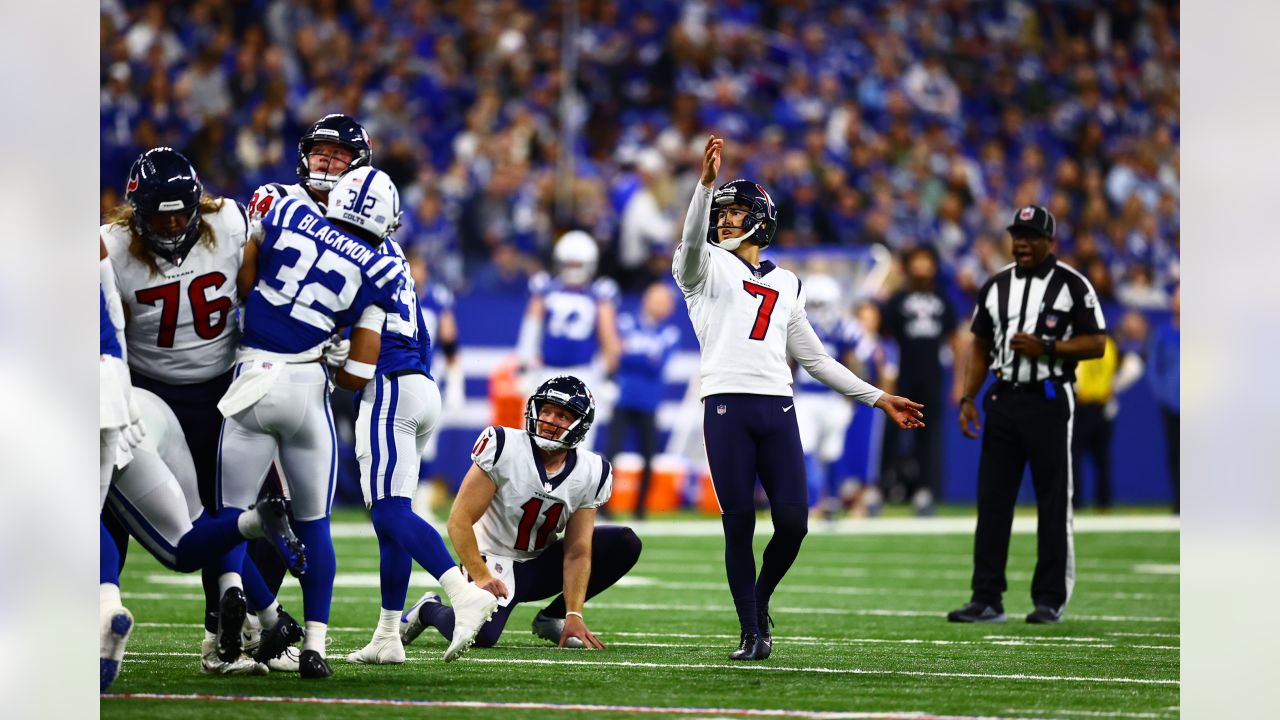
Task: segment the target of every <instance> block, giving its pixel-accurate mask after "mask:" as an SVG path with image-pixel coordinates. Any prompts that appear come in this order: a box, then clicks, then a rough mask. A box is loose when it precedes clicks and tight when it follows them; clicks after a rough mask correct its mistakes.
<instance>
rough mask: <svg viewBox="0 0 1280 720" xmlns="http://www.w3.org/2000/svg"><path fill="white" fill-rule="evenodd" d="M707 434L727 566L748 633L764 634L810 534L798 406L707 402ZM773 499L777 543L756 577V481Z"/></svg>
mask: <svg viewBox="0 0 1280 720" xmlns="http://www.w3.org/2000/svg"><path fill="white" fill-rule="evenodd" d="M702 402H703V416H702V433H703V437H704V439H705V441H706V445H707V461H708V463H709V464H710V466H711V483H712V485H713V486H714V487H715V491H716V499H717V500H718V501H719V503H720V513H721V518H720V519H721V522H722V523H723V525H724V538H725V543H724V564H725V572H726V575H727V576H728V580H729V592H730V593H731V594H732V595H733V604H734V607H735V608H736V609H737V611H738V622H739V624H740V625H741V626H742V630H743V632H758V631H759V630H762V629H763V628H760V627H759V619H758V618H759V616H758V613H760V612H766V611H767V608H768V606H769V599H770V598H771V597H772V596H773V591H774V589H775V588H777V586H778V583H779V582H780V581H781V580H782V576H783V575H785V574H786V573H787V570H788V569H790V568H791V563H792V562H794V561H795V559H796V555H798V554H799V553H800V543H801V541H803V540H804V536H805V533H806V532H808V520H809V499H808V494H809V493H808V482H807V478H806V475H805V467H804V449H803V448H802V447H801V445H800V428H799V426H798V425H797V424H796V412H795V398H791V397H785V396H778V395H746V394H723V395H709V396H707V397H706V398H704V399H703V401H702ZM757 477H759V478H760V484H761V486H763V487H764V492H765V495H766V496H767V497H768V498H769V509H770V514H771V515H772V518H773V528H774V530H773V538H772V539H770V540H769V544H768V545H767V546H766V547H765V550H764V560H763V562H762V563H761V565H760V576H759V578H757V577H756V566H755V555H754V554H753V551H752V547H751V541H752V536H753V535H754V534H755V527H756V514H755V487H756V478H757Z"/></svg>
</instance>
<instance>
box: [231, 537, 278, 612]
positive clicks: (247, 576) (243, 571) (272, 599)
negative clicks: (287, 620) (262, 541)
mask: <svg viewBox="0 0 1280 720" xmlns="http://www.w3.org/2000/svg"><path fill="white" fill-rule="evenodd" d="M240 578H241V579H242V580H243V581H244V597H245V600H247V601H248V603H249V610H251V611H253V612H256V613H259V617H261V613H263V612H265V611H266V610H267V609H268V608H274V607H279V604H278V603H277V602H276V595H275V593H273V592H271V588H269V587H267V581H266V580H263V579H262V573H260V572H258V565H257V564H256V563H254V562H253V560H252V559H250V557H249V554H248V553H245V554H244V555H243V560H242V561H241V562H240ZM273 612H274V610H273ZM264 622H265V621H264ZM267 627H271V625H270V624H268V625H267Z"/></svg>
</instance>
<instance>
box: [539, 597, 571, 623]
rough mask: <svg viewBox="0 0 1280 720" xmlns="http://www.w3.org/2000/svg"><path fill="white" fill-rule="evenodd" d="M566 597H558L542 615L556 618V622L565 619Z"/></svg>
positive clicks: (543, 610)
mask: <svg viewBox="0 0 1280 720" xmlns="http://www.w3.org/2000/svg"><path fill="white" fill-rule="evenodd" d="M564 611H565V606H564V595H557V596H556V598H555V599H554V600H552V601H551V602H550V603H549V604H548V605H547V606H546V607H545V608H543V609H542V611H541V613H539V614H540V615H542V616H543V617H549V618H554V619H556V620H563V619H564Z"/></svg>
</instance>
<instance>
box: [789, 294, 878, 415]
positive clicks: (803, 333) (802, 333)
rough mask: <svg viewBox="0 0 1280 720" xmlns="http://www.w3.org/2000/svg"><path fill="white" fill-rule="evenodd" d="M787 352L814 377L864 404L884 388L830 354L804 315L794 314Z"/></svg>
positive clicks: (871, 400)
mask: <svg viewBox="0 0 1280 720" xmlns="http://www.w3.org/2000/svg"><path fill="white" fill-rule="evenodd" d="M787 352H788V353H789V354H790V355H791V357H793V358H795V359H796V362H798V363H800V365H801V367H803V368H804V369H805V370H807V371H808V372H809V374H810V375H812V376H813V377H814V379H816V380H818V381H819V382H821V383H822V384H823V385H826V386H827V387H829V388H831V389H832V390H835V391H836V392H838V393H840V394H842V395H848V396H849V397H851V398H853V399H854V400H857V401H858V402H860V403H862V404H863V405H875V404H876V403H877V402H879V401H880V396H881V395H884V391H883V390H881V389H880V388H877V387H875V386H874V385H872V384H871V383H868V382H867V381H865V380H863V379H862V378H860V377H858V376H857V375H854V374H853V371H851V370H850V369H849V368H847V367H845V366H844V365H842V364H841V363H840V361H838V360H836V359H835V358H833V357H831V356H830V355H828V354H827V351H826V348H824V347H823V346H822V341H821V340H819V339H818V334H817V333H815V332H814V331H813V327H812V326H811V325H809V319H808V318H807V317H806V316H804V315H803V314H801V315H799V316H794V315H793V316H792V318H791V322H790V324H789V325H788V326H787Z"/></svg>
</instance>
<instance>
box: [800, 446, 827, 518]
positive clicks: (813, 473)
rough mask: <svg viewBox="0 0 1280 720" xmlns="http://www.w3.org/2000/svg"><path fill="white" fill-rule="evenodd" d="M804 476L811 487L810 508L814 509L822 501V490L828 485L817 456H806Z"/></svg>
mask: <svg viewBox="0 0 1280 720" xmlns="http://www.w3.org/2000/svg"><path fill="white" fill-rule="evenodd" d="M804 474H805V479H806V480H807V481H808V485H809V507H810V508H813V507H816V506H817V505H818V503H819V502H821V501H822V488H823V486H824V485H826V473H824V472H823V471H822V463H821V462H820V461H819V460H818V456H817V455H814V454H812V453H811V454H809V455H805V456H804Z"/></svg>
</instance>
